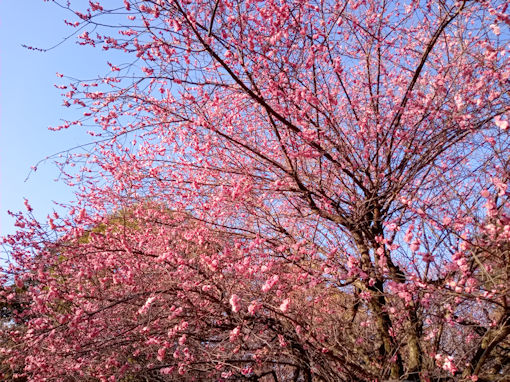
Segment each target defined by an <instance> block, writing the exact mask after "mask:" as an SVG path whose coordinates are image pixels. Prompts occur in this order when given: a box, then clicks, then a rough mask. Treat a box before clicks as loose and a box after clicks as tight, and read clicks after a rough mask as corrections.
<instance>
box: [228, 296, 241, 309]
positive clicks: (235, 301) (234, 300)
mask: <svg viewBox="0 0 510 382" xmlns="http://www.w3.org/2000/svg"><path fill="white" fill-rule="evenodd" d="M229 302H230V305H231V306H232V312H234V313H237V312H239V311H240V310H241V305H240V302H241V299H240V298H239V296H237V295H236V294H233V295H232V297H230V301H229Z"/></svg>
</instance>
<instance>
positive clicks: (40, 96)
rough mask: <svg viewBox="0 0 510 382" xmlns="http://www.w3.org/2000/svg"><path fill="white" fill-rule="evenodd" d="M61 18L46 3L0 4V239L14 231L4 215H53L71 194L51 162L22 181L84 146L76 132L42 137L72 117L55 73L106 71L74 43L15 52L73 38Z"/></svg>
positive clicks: (2, 0) (16, 0)
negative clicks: (29, 210)
mask: <svg viewBox="0 0 510 382" xmlns="http://www.w3.org/2000/svg"><path fill="white" fill-rule="evenodd" d="M65 18H68V19H69V18H72V15H70V14H69V13H67V12H66V11H65V10H62V9H61V8H59V7H57V6H55V5H54V4H52V3H51V2H44V1H43V0H0V214H1V216H0V235H5V234H7V233H11V232H13V231H14V226H13V220H12V218H10V217H9V216H8V215H7V210H12V211H19V210H23V209H24V207H23V198H24V197H25V198H27V199H29V201H30V203H31V204H32V206H33V207H34V212H35V214H36V216H38V217H39V218H44V217H45V216H46V215H47V214H48V213H49V212H51V211H52V209H53V208H54V205H53V202H52V201H68V200H70V199H72V193H71V191H70V190H69V189H67V188H66V187H65V185H64V184H63V183H61V182H60V183H59V182H55V181H54V180H55V179H56V178H57V177H58V175H59V172H58V169H57V168H56V167H55V166H54V165H53V164H52V163H51V162H46V163H43V164H41V165H40V166H39V167H38V170H37V172H35V173H32V175H31V176H30V177H29V179H28V180H27V181H25V178H26V177H27V174H28V173H29V170H30V167H31V166H32V165H34V164H36V163H37V162H38V161H40V160H41V159H44V158H45V157H47V156H49V155H52V154H54V153H56V152H59V151H62V150H65V149H69V148H71V147H73V146H76V145H78V144H81V143H84V142H86V141H88V139H87V136H86V135H85V134H84V132H82V131H79V130H77V129H70V130H68V131H67V130H66V131H60V132H51V131H49V130H48V126H55V125H58V124H59V122H60V120H61V119H73V118H72V117H73V114H74V115H75V116H76V115H78V113H79V112H78V111H76V110H74V111H71V110H69V109H66V108H64V107H62V106H61V104H62V98H61V96H60V93H61V92H62V91H61V90H59V89H56V88H55V87H54V86H53V85H54V84H55V83H57V82H60V81H61V80H60V79H58V78H57V77H56V72H60V73H63V74H65V75H69V76H72V77H77V78H90V77H92V76H94V75H97V74H99V73H103V72H105V71H106V65H105V62H106V61H107V58H106V56H104V55H103V54H102V53H101V50H100V49H95V50H94V49H89V48H84V47H82V46H78V45H76V44H75V42H74V41H73V39H70V40H69V41H67V42H66V43H64V44H62V45H60V46H59V47H57V48H55V49H52V50H50V51H48V52H44V53H43V52H37V51H33V50H27V49H26V48H23V47H22V45H23V44H26V45H31V46H36V47H41V48H46V47H50V46H52V45H55V44H56V43H58V42H60V41H61V40H62V39H63V38H64V37H66V36H67V35H69V33H70V32H72V30H71V29H70V28H69V27H67V26H66V25H65V24H64V23H63V20H64V19H65ZM59 80H60V81H59Z"/></svg>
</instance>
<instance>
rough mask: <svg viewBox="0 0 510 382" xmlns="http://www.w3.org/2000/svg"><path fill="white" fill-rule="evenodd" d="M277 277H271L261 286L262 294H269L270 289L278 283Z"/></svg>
mask: <svg viewBox="0 0 510 382" xmlns="http://www.w3.org/2000/svg"><path fill="white" fill-rule="evenodd" d="M278 280H279V277H278V275H274V276H272V277H271V278H270V279H269V280H267V281H266V283H265V284H264V285H263V286H262V292H269V291H270V290H271V288H272V287H273V286H274V285H275V284H276V283H277V282H278Z"/></svg>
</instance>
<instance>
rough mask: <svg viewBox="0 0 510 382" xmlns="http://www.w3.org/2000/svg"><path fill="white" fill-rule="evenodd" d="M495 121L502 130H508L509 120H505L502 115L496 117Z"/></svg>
mask: <svg viewBox="0 0 510 382" xmlns="http://www.w3.org/2000/svg"><path fill="white" fill-rule="evenodd" d="M494 123H495V124H496V126H497V127H499V128H500V129H501V130H507V129H508V121H505V120H503V119H501V116H500V115H498V116H496V117H494Z"/></svg>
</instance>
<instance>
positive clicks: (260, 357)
mask: <svg viewBox="0 0 510 382" xmlns="http://www.w3.org/2000/svg"><path fill="white" fill-rule="evenodd" d="M61 6H63V7H66V8H68V9H69V10H71V12H72V14H73V15H74V16H73V17H74V18H73V19H71V20H67V21H66V22H67V23H68V24H69V25H70V27H72V28H76V30H77V34H79V36H78V42H79V43H80V44H83V45H91V46H96V47H98V48H102V49H103V50H105V51H111V50H116V51H118V53H119V54H124V55H125V57H126V61H124V62H125V63H120V62H116V63H109V65H110V68H111V74H109V75H107V76H103V77H98V78H97V79H96V80H92V81H79V82H72V81H71V82H70V83H66V84H63V85H59V86H60V87H61V88H62V89H65V94H64V95H65V97H66V98H65V101H64V103H65V105H66V106H71V105H77V106H78V107H82V108H83V110H84V114H83V118H82V119H80V120H77V121H72V122H71V121H70V122H66V123H64V124H63V125H61V126H59V127H56V128H55V129H56V130H58V129H63V128H68V127H70V126H72V125H78V126H91V127H90V129H91V130H90V134H91V135H92V136H94V137H96V138H97V141H96V144H95V145H94V147H93V149H92V150H90V149H88V150H87V151H85V150H84V151H83V152H78V153H74V155H70V156H69V157H67V158H66V160H65V161H63V162H61V166H62V171H63V174H64V175H65V176H66V177H67V181H68V182H69V184H70V185H71V186H76V187H77V195H78V200H77V202H76V203H75V204H74V205H72V206H70V211H69V217H66V218H63V219H60V218H58V217H57V216H54V217H49V220H48V226H47V227H46V226H43V225H41V224H40V223H39V222H36V221H34V220H30V219H29V218H27V217H25V216H23V215H18V216H17V218H18V225H19V226H20V228H21V229H20V231H19V232H18V233H17V234H16V235H13V236H11V237H8V238H6V239H5V242H6V243H7V244H8V245H10V246H11V250H10V251H11V253H12V254H13V257H14V258H15V259H16V260H17V263H16V264H13V265H12V266H11V268H10V272H11V273H12V274H13V275H14V276H13V277H14V281H15V282H16V283H18V284H19V285H18V287H19V286H20V285H23V284H24V283H25V282H28V281H29V282H30V285H31V286H30V287H28V288H27V290H26V292H23V293H17V294H16V293H14V292H12V288H14V287H13V286H11V287H7V288H6V289H5V292H4V296H5V298H11V299H15V298H19V299H21V300H23V301H24V304H25V306H28V308H27V309H26V310H24V311H23V313H22V314H20V315H19V316H20V318H19V319H20V320H21V319H22V318H23V317H25V319H24V321H23V322H24V323H23V325H22V328H18V327H13V328H12V330H10V333H11V337H12V339H13V341H14V342H15V343H17V346H14V347H9V348H6V349H4V350H3V353H4V354H5V357H6V358H7V359H8V362H10V363H11V364H12V365H13V367H17V368H19V367H20V365H22V367H23V368H24V371H25V373H26V375H27V376H29V378H31V379H33V380H38V378H39V379H42V378H58V377H60V378H63V379H65V378H66V377H69V378H71V377H70V376H72V378H79V379H82V380H83V379H84V380H87V379H92V380H93V379H94V378H102V379H103V380H107V379H108V378H109V379H110V380H116V379H122V378H124V379H126V380H129V378H142V377H144V378H149V377H148V375H149V374H148V373H154V372H156V373H158V375H159V376H158V378H162V379H163V380H173V379H179V380H186V378H188V379H190V380H192V379H195V380H242V379H246V380H261V381H263V380H264V381H265V380H275V381H312V380H317V381H319V380H324V381H340V380H346V381H347V380H360V379H361V380H377V379H408V380H446V379H448V378H456V379H459V378H464V379H470V380H498V379H501V378H503V377H504V375H505V374H508V373H509V372H510V370H509V369H508V365H509V364H510V362H509V361H510V343H509V342H510V340H509V338H510V337H509V334H510V308H509V306H508V303H509V301H508V298H509V289H508V285H509V283H508V281H509V272H510V269H509V261H510V259H509V255H510V253H509V244H508V243H509V239H510V237H509V235H510V229H509V227H510V217H509V204H508V195H509V192H508V190H507V189H508V182H509V175H510V174H509V170H508V169H509V168H510V166H509V162H508V161H509V159H508V158H509V155H508V154H509V153H510V137H509V136H508V128H509V121H508V112H509V110H510V102H509V101H510V94H509V90H510V81H509V79H510V65H509V64H510V59H509V57H508V56H509V55H508V52H507V51H506V49H508V42H509V41H508V38H509V37H510V33H509V30H508V26H509V24H510V17H509V16H508V15H507V13H506V11H507V4H506V2H504V1H477V2H475V1H409V2H399V1H376V0H373V1H346V2H334V1H331V2H328V1H315V0H311V1H284V0H282V1H263V2H262V1H250V0H248V1H239V2H234V1H227V0H216V1H207V0H204V1H190V0H186V1H171V0H166V1H163V0H153V1H134V0H126V1H124V2H123V3H120V4H118V3H117V2H106V1H105V2H103V3H99V2H90V3H89V4H87V5H86V6H84V7H83V9H79V8H80V6H79V4H78V5H77V6H76V7H77V8H78V9H77V8H74V6H73V5H72V4H61ZM112 31H114V32H113V33H112ZM115 57H116V58H117V59H119V58H118V57H119V56H118V55H115ZM119 61H120V59H119ZM70 166H72V167H75V166H78V167H79V169H80V171H73V170H72V167H70ZM78 211H79V212H78ZM119 211H120V212H119ZM122 211H130V212H129V213H126V212H122ZM119 216H122V221H119V219H120V218H119ZM112 219H113V220H112ZM48 229H49V230H50V231H53V232H55V233H57V236H58V237H54V238H52V237H49V236H48V233H47V231H48ZM9 288H11V289H9ZM9 292H10V294H9ZM165 378H166V379H165Z"/></svg>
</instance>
